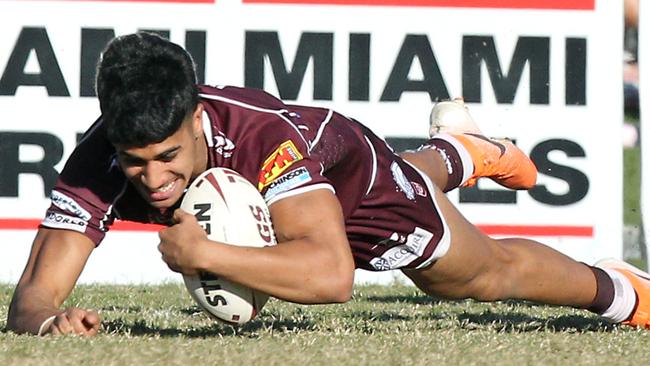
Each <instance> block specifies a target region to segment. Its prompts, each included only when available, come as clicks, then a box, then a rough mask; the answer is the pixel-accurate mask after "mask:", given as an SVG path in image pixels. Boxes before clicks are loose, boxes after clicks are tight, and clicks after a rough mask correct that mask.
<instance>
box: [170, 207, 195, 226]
mask: <svg viewBox="0 0 650 366" xmlns="http://www.w3.org/2000/svg"><path fill="white" fill-rule="evenodd" d="M189 217H194V216H193V215H190V214H188V213H187V212H185V210H183V209H182V208H177V209H176V210H174V222H175V223H180V222H181V221H183V220H186V219H188V218H189Z"/></svg>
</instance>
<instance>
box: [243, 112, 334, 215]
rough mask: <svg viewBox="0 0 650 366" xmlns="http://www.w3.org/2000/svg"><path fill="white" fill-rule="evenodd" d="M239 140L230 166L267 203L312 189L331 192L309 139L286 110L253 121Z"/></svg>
mask: <svg viewBox="0 0 650 366" xmlns="http://www.w3.org/2000/svg"><path fill="white" fill-rule="evenodd" d="M241 142H242V145H241V146H239V147H238V151H239V153H238V155H239V156H233V158H234V162H235V167H234V169H235V170H238V171H240V173H241V174H243V175H244V176H247V178H249V180H250V181H251V182H253V184H255V185H256V187H257V189H258V191H259V192H260V193H261V194H262V196H263V197H264V199H265V201H266V203H267V204H268V205H271V204H272V203H274V202H276V201H278V200H280V199H282V198H285V197H289V196H292V195H296V194H300V193H304V192H308V191H311V190H315V189H329V190H331V191H332V192H334V188H333V186H332V184H331V183H330V182H329V180H328V179H327V178H325V177H324V176H323V166H322V165H321V163H320V161H319V159H318V157H317V156H315V155H313V154H312V153H311V151H310V147H309V142H308V141H307V140H306V139H305V137H304V136H303V135H302V134H301V133H300V130H299V127H298V126H297V125H296V124H295V123H294V122H293V121H292V116H291V114H290V113H288V112H283V113H277V114H273V115H271V116H269V117H268V118H266V119H265V120H263V121H256V122H255V124H254V125H253V126H252V127H251V128H250V129H248V133H247V136H246V138H244V139H242V140H241ZM238 163H239V164H238ZM237 165H240V166H239V167H238V166H237ZM238 168H241V170H239V169H238Z"/></svg>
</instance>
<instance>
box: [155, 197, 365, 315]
mask: <svg viewBox="0 0 650 366" xmlns="http://www.w3.org/2000/svg"><path fill="white" fill-rule="evenodd" d="M269 209H270V211H271V217H272V218H273V227H274V229H275V234H276V238H277V240H278V245H275V246H271V247H264V248H252V247H240V246H234V245H227V244H222V243H217V242H214V241H210V240H208V239H207V237H206V235H205V232H203V229H201V227H200V226H199V225H198V223H197V222H196V219H195V218H194V216H192V215H191V214H188V213H185V212H183V211H181V210H177V211H176V213H175V216H176V218H177V220H178V222H179V223H178V224H177V225H174V226H172V227H170V228H167V229H164V230H162V231H161V232H160V239H161V243H160V245H159V249H160V251H161V252H162V254H163V260H165V261H166V262H167V264H168V265H169V267H170V268H171V269H173V270H175V271H178V272H182V273H185V274H195V273H196V271H197V270H203V271H208V272H212V273H215V274H217V275H220V276H222V277H224V278H226V279H229V280H231V281H234V282H238V283H241V284H242V285H245V286H248V287H252V288H254V289H257V290H260V291H263V292H265V293H267V294H269V295H272V296H274V297H277V298H280V299H283V300H286V301H292V302H297V303H306V304H317V303H337V302H345V301H347V300H349V298H350V296H351V294H352V285H353V282H354V260H353V258H352V253H351V251H350V245H349V243H348V240H347V236H346V233H345V226H344V221H343V214H342V212H341V206H340V204H339V201H338V199H337V198H336V196H335V195H334V194H333V193H332V192H331V191H329V190H327V189H318V190H314V191H311V192H306V193H302V194H298V195H295V196H291V197H287V198H283V199H281V200H279V201H277V202H275V203H273V204H272V205H271V206H270V207H269Z"/></svg>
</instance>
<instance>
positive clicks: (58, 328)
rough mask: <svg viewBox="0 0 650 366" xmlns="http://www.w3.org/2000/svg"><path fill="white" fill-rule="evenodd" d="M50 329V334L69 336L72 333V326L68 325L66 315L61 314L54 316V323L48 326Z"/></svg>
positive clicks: (68, 321)
mask: <svg viewBox="0 0 650 366" xmlns="http://www.w3.org/2000/svg"><path fill="white" fill-rule="evenodd" d="M50 328H54V329H52V334H57V335H58V334H70V333H73V332H74V328H73V326H72V325H71V324H70V320H69V319H68V315H67V314H66V313H62V314H59V315H57V316H56V318H54V322H52V325H51V326H50Z"/></svg>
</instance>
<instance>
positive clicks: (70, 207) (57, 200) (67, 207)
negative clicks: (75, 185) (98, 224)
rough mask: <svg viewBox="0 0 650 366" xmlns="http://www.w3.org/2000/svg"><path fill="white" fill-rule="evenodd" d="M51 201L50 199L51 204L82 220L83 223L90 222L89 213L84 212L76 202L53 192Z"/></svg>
mask: <svg viewBox="0 0 650 366" xmlns="http://www.w3.org/2000/svg"><path fill="white" fill-rule="evenodd" d="M51 199H52V204H54V206H56V207H58V208H60V209H62V210H63V211H67V212H70V213H72V214H74V215H75V216H77V217H78V218H80V219H82V220H85V221H88V220H90V217H91V216H90V212H88V211H86V210H84V209H83V207H81V205H80V204H78V203H77V201H75V200H73V199H72V198H70V197H68V196H66V195H65V194H63V193H61V192H59V191H56V190H53V191H52V194H51Z"/></svg>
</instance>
